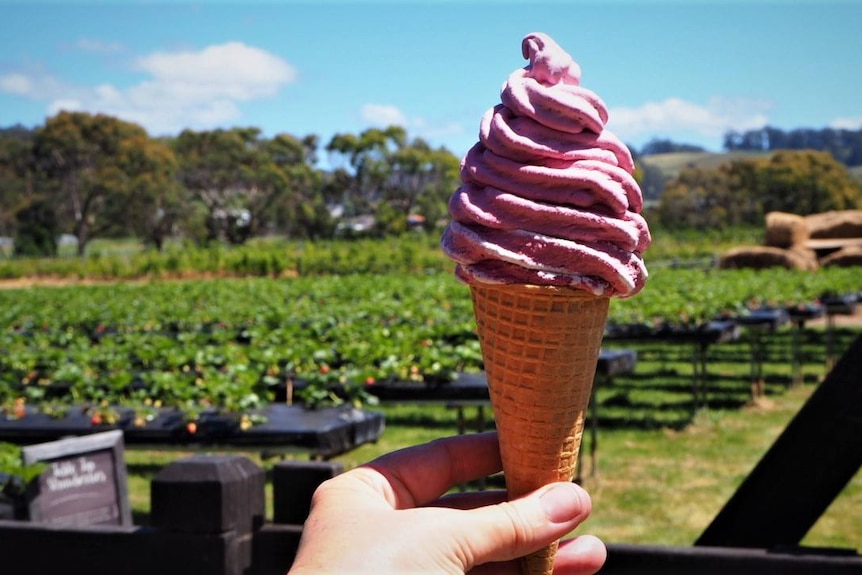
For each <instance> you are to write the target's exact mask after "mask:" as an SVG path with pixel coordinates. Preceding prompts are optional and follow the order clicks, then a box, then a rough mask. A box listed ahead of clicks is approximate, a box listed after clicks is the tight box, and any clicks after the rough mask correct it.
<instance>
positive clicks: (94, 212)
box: [33, 112, 147, 255]
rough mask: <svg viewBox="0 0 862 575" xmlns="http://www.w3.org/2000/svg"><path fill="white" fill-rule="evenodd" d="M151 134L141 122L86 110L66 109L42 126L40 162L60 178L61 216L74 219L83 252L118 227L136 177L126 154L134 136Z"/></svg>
mask: <svg viewBox="0 0 862 575" xmlns="http://www.w3.org/2000/svg"><path fill="white" fill-rule="evenodd" d="M146 138H147V133H146V132H145V131H144V129H143V128H141V127H140V126H138V125H136V124H132V123H129V122H124V121H122V120H119V119H117V118H112V117H110V116H106V115H102V114H98V115H90V114H87V113H84V112H60V113H59V114H57V115H56V116H54V117H52V118H49V119H48V120H47V121H46V122H45V125H44V126H43V127H42V128H40V129H39V130H38V131H37V133H36V138H35V141H34V144H33V159H34V163H35V166H36V167H37V169H38V170H40V171H42V172H44V173H45V174H46V175H47V176H48V177H51V178H54V179H56V180H57V183H58V188H57V190H56V192H53V193H52V196H56V197H55V198H54V200H55V201H54V205H55V206H56V208H57V209H58V210H59V215H60V217H61V221H62V220H63V218H65V220H66V221H68V222H70V226H71V228H72V231H73V233H74V235H75V237H76V238H77V240H78V254H79V255H83V254H84V250H85V249H86V246H87V243H88V242H89V241H90V240H91V239H93V238H94V237H96V236H98V235H100V234H102V233H105V232H107V231H109V230H110V229H112V227H116V225H117V221H116V219H115V218H112V216H115V215H116V213H117V209H118V203H117V202H118V201H119V200H120V198H121V197H122V195H123V194H124V193H127V191H128V189H127V186H128V183H129V179H130V178H129V174H127V173H126V172H124V170H123V167H122V166H121V165H120V158H121V156H122V155H123V154H124V153H125V152H124V150H126V149H127V146H128V145H130V144H129V141H138V142H140V141H143V140H144V139H146Z"/></svg>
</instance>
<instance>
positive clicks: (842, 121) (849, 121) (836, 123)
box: [829, 116, 862, 130]
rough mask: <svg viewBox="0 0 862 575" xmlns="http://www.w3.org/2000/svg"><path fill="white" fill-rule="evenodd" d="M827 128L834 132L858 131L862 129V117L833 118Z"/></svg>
mask: <svg viewBox="0 0 862 575" xmlns="http://www.w3.org/2000/svg"><path fill="white" fill-rule="evenodd" d="M829 127H830V128H834V129H835V130H860V129H862V116H856V117H855V118H835V119H834V120H832V121H831V122H829Z"/></svg>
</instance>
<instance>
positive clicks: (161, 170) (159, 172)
mask: <svg viewBox="0 0 862 575" xmlns="http://www.w3.org/2000/svg"><path fill="white" fill-rule="evenodd" d="M118 163H119V167H120V169H121V170H122V171H123V173H125V174H126V176H127V178H128V181H127V183H126V185H125V186H124V188H125V192H126V193H125V194H123V195H124V197H123V198H122V200H123V201H122V202H112V206H113V207H115V208H116V216H115V217H116V221H122V222H125V223H124V227H126V226H128V227H129V228H131V230H132V231H133V232H134V233H135V235H136V236H137V237H139V238H141V239H142V240H143V241H144V243H145V244H149V245H152V246H154V247H155V248H156V249H157V250H159V251H161V250H162V248H163V247H164V244H165V241H166V240H167V239H168V238H169V237H171V236H172V235H174V233H175V231H176V227H177V225H178V223H179V222H180V221H182V220H183V219H184V217H185V214H187V212H188V205H187V202H186V198H185V190H184V188H183V187H182V186H181V185H180V183H179V182H178V181H177V180H176V178H175V175H176V170H177V160H176V156H175V155H174V153H173V150H171V148H170V147H169V146H168V144H167V143H165V142H164V141H160V140H154V139H151V138H148V137H145V136H138V137H134V138H130V139H128V140H126V141H124V142H123V143H122V145H121V147H120V152H119V155H118ZM118 204H121V206H120V205H118Z"/></svg>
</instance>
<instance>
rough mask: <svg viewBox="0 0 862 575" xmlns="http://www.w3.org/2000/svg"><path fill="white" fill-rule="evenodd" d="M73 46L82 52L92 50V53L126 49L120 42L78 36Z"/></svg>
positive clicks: (114, 51)
mask: <svg viewBox="0 0 862 575" xmlns="http://www.w3.org/2000/svg"><path fill="white" fill-rule="evenodd" d="M75 47H76V48H78V49H79V50H83V51H84V52H92V53H94V54H116V53H118V52H123V51H125V49H126V46H125V45H124V44H122V43H121V42H104V41H102V40H94V39H92V38H79V39H78V41H77V42H75Z"/></svg>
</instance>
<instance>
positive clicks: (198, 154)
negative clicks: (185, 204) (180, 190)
mask: <svg viewBox="0 0 862 575" xmlns="http://www.w3.org/2000/svg"><path fill="white" fill-rule="evenodd" d="M316 142H317V138H316V136H307V137H306V138H304V139H303V140H297V139H296V138H294V137H293V136H291V135H289V134H279V135H277V136H275V137H274V138H272V139H267V138H263V137H262V136H261V133H260V130H259V129H258V128H233V129H231V130H221V129H219V130H212V131H204V132H195V131H192V130H184V131H183V132H182V133H181V134H180V135H179V137H178V138H177V139H176V140H175V141H174V150H175V152H176V154H177V158H178V161H179V171H178V177H179V180H180V181H181V182H182V183H183V184H184V185H185V187H186V188H187V189H188V190H189V192H190V193H191V195H192V197H193V198H194V199H196V200H197V201H200V202H201V203H202V204H203V205H204V206H205V208H206V211H207V223H208V226H207V227H208V237H207V239H208V240H214V239H226V240H227V241H229V242H231V243H243V242H244V241H246V240H247V239H248V238H249V237H251V236H252V235H254V234H258V233H260V231H261V230H263V229H264V228H265V227H266V225H267V224H268V223H269V222H270V221H271V220H272V219H274V218H273V217H272V213H273V210H274V207H275V205H276V204H277V202H278V201H279V200H280V199H281V198H282V196H284V195H285V194H288V193H295V194H298V195H299V196H302V194H303V193H305V192H306V191H307V190H306V189H305V188H306V187H308V186H310V185H312V184H310V182H311V181H312V180H313V175H312V173H311V172H312V171H313V170H312V168H311V166H310V162H311V161H313V160H314V148H315V147H316Z"/></svg>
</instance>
